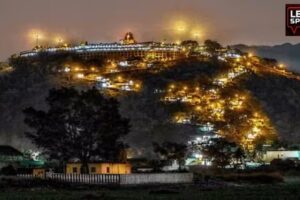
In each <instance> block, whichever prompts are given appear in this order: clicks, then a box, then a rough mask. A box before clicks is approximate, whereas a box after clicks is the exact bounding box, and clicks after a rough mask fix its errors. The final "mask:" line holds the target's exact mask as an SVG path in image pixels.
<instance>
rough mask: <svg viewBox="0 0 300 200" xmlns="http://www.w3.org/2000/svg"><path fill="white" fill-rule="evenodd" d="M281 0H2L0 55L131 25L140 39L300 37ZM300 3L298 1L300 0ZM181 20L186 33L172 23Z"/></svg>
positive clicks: (272, 40) (114, 36) (114, 32)
mask: <svg viewBox="0 0 300 200" xmlns="http://www.w3.org/2000/svg"><path fill="white" fill-rule="evenodd" d="M286 3H296V1H295V0H294V1H292V2H291V1H284V0H0V27H1V28H0V30H1V32H0V33H1V37H0V60H5V59H6V58H7V57H8V56H9V55H11V54H13V53H17V52H19V51H21V50H26V49H29V48H31V47H32V46H33V45H34V40H33V39H32V38H30V37H29V32H30V31H32V30H39V31H42V32H43V34H44V38H43V40H41V42H44V43H48V44H51V42H53V41H54V38H57V37H62V38H64V39H66V38H68V39H72V40H76V41H78V40H88V41H94V42H98V41H118V40H119V39H121V37H122V36H123V34H124V32H126V31H132V32H134V34H135V35H136V39H137V40H138V41H146V40H163V39H167V40H170V41H171V40H175V39H182V38H189V37H190V38H191V37H192V36H191V35H192V34H191V32H192V31H193V29H195V28H197V30H200V32H201V36H200V40H203V39H206V38H211V39H216V40H218V41H220V42H222V43H223V44H237V43H245V44H266V45H272V44H281V43H285V42H291V43H296V42H300V40H299V37H286V36H285V27H284V21H285V19H284V13H285V4H286ZM299 3H300V2H299ZM178 21H180V22H184V26H185V33H180V34H179V33H176V32H175V31H174V24H176V23H177V22H178Z"/></svg>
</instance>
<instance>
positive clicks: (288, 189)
mask: <svg viewBox="0 0 300 200" xmlns="http://www.w3.org/2000/svg"><path fill="white" fill-rule="evenodd" d="M0 199H1V200H2V199H12V200H15V199H22V200H23V199H24V200H35V199H45V200H52V199H53V200H54V199H55V200H60V199H61V200H68V199H72V200H73V199H74V200H75V199H100V200H114V199H116V200H126V199H132V200H156V199H159V200H166V199H172V200H185V199H188V200H189V199H191V200H194V199H195V200H196V199H197V200H198V199H205V200H212V199H222V200H227V199H228V200H235V199H238V200H242V199H243V200H244V199H245V200H247V199H255V200H259V199H272V200H273V199H275V200H276V199H278V200H285V199H286V200H294V199H295V200H296V199H300V182H298V181H297V182H287V183H283V184H275V185H243V186H230V187H225V188H219V189H204V188H203V187H200V186H173V187H171V186H168V187H167V186H164V187H162V186H160V187H150V188H149V187H147V188H115V189H103V188H102V189H101V188H99V189H77V190H75V189H72V190H65V189H50V188H40V189H38V188H35V189H13V188H10V189H2V190H1V191H0Z"/></svg>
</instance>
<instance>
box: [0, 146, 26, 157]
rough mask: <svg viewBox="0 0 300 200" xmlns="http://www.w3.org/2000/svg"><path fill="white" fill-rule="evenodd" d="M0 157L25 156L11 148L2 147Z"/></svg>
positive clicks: (0, 147)
mask: <svg viewBox="0 0 300 200" xmlns="http://www.w3.org/2000/svg"><path fill="white" fill-rule="evenodd" d="M0 156H23V154H22V153H21V152H20V151H18V150H17V149H15V148H13V147H11V146H8V145H0Z"/></svg>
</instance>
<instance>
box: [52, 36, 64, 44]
mask: <svg viewBox="0 0 300 200" xmlns="http://www.w3.org/2000/svg"><path fill="white" fill-rule="evenodd" d="M54 40H55V43H57V44H62V43H63V42H64V39H63V38H62V37H60V36H57V37H56V38H55V39H54Z"/></svg>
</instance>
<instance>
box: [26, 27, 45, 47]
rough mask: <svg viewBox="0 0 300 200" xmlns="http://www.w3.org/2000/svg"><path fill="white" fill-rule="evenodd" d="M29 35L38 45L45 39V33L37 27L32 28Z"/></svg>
mask: <svg viewBox="0 0 300 200" xmlns="http://www.w3.org/2000/svg"><path fill="white" fill-rule="evenodd" d="M28 37H29V39H30V41H34V42H35V44H36V46H39V45H40V44H39V43H40V42H41V40H43V39H45V33H44V32H42V31H41V30H37V29H32V30H30V31H29V32H28Z"/></svg>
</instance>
